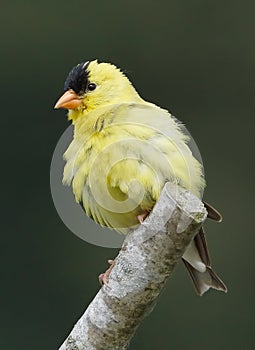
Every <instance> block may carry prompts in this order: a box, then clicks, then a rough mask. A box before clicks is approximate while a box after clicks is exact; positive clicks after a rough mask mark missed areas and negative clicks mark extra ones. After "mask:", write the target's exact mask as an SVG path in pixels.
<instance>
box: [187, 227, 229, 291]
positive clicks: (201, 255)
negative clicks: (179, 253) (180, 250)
mask: <svg viewBox="0 0 255 350" xmlns="http://www.w3.org/2000/svg"><path fill="white" fill-rule="evenodd" d="M182 260H183V262H184V264H185V266H186V268H187V270H188V272H189V274H190V277H191V279H192V281H193V283H194V287H195V290H196V292H197V293H198V294H199V295H203V294H204V293H205V292H206V291H208V289H210V288H213V289H217V290H220V291H223V292H225V293H226V292H227V287H226V285H225V284H224V282H223V281H222V280H221V279H220V278H219V277H218V276H217V274H216V273H215V272H214V271H213V270H212V268H211V262H210V257H209V253H208V248H207V244H206V239H205V234H204V230H203V227H201V229H200V231H199V233H198V234H197V235H196V237H195V238H194V241H193V242H192V243H191V244H190V246H189V247H188V249H187V250H186V252H185V253H184V255H183V259H182Z"/></svg>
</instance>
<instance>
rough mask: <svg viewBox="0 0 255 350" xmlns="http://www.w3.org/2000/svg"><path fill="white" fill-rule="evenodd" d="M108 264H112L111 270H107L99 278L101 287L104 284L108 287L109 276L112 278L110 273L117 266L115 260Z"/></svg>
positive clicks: (109, 261)
mask: <svg viewBox="0 0 255 350" xmlns="http://www.w3.org/2000/svg"><path fill="white" fill-rule="evenodd" d="M108 263H109V264H110V267H109V269H107V270H106V271H105V273H101V274H100V275H99V276H98V280H99V283H100V284H101V286H102V285H103V284H105V285H106V286H108V282H109V276H110V273H111V271H112V269H113V266H114V264H115V260H108Z"/></svg>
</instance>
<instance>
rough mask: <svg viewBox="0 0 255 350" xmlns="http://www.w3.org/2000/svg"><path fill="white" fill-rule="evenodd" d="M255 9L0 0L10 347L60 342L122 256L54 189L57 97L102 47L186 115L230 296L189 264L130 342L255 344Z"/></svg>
mask: <svg viewBox="0 0 255 350" xmlns="http://www.w3.org/2000/svg"><path fill="white" fill-rule="evenodd" d="M254 11H255V3H254V1H235V0H232V1H227V0H223V1H202V0H196V1H195V0H175V1H154V2H152V1H151V2H150V1H132V0H131V1H72V2H71V1H48V0H44V1H40V2H39V1H31V0H30V1H21V0H20V1H15V0H12V1H9V0H8V1H7V0H5V1H4V0H1V9H0V26H1V31H0V38H1V55H0V70H1V87H0V89H1V91H0V93H1V129H2V133H1V143H2V145H1V176H2V181H1V182H2V190H1V194H2V196H1V218H2V219H1V260H2V262H1V268H2V272H1V302H2V306H1V336H0V348H1V349H6V350H16V349H22V350H23V349H24V350H25V349H26V350H27V349H32V350H34V349H36V350H40V349H43V350H45V349H47V350H50V349H57V348H58V346H59V345H60V344H61V343H62V342H63V340H64V339H65V337H66V336H67V334H68V333H69V331H70V330H71V328H72V326H73V324H74V323H75V322H76V320H77V319H78V318H79V316H80V315H81V313H82V312H83V310H84V309H85V308H86V306H87V305H88V304H89V302H90V301H91V299H92V298H93V296H94V295H95V293H96V292H97V291H98V289H99V285H98V281H97V275H98V274H99V273H100V272H102V271H103V270H104V269H105V268H106V266H107V265H106V260H107V259H108V258H113V257H114V256H115V255H117V250H116V249H107V248H102V247H98V246H93V245H90V244H88V243H86V242H84V241H82V240H80V239H78V238H77V237H76V236H75V235H74V234H72V233H71V232H70V231H69V230H68V229H67V228H66V227H65V226H64V224H63V223H62V221H61V219H60V218H59V217H58V215H57V213H56V210H55V208H54V205H53V202H52V199H51V194H50V187H49V170H50V162H51V157H52V153H53V151H54V148H55V145H56V143H57V141H58V139H59V138H60V136H61V134H62V133H63V132H64V130H65V129H66V128H67V126H68V122H67V121H66V116H65V112H64V111H63V110H61V111H55V110H53V105H54V103H55V102H56V100H57V98H58V97H59V96H60V94H61V92H62V87H63V82H64V80H65V77H66V75H67V73H68V71H69V69H70V68H71V67H72V66H74V65H75V64H77V63H79V62H80V61H83V60H91V59H94V58H98V59H100V60H101V61H109V62H113V63H115V64H117V65H118V66H120V67H121V68H122V69H124V70H125V72H126V73H127V75H128V76H129V77H130V79H131V81H132V82H133V83H134V85H135V87H136V88H137V90H138V91H139V93H140V94H141V95H142V96H143V97H144V98H145V99H146V100H149V101H152V102H154V103H156V104H158V105H160V106H162V107H164V108H167V109H169V110H170V111H171V112H172V113H173V114H174V115H176V116H177V117H178V118H179V119H180V120H182V121H183V122H184V123H185V124H186V126H187V127H188V129H189V131H190V132H191V133H192V135H193V137H194V139H195V140H196V142H197V144H198V146H199V148H200V151H201V154H202V157H203V161H204V165H205V170H206V177H207V183H208V187H207V189H206V192H205V199H206V200H207V201H209V202H211V203H212V204H214V205H215V206H217V208H218V209H219V210H221V211H222V213H223V215H224V221H223V223H222V224H220V225H218V224H215V223H209V222H208V224H207V225H206V226H207V227H206V228H207V237H208V241H209V245H210V250H211V255H212V258H213V263H214V267H215V270H216V271H217V272H218V273H219V275H220V276H222V278H223V279H224V281H225V282H226V283H227V285H228V287H229V293H228V294H227V295H225V294H223V293H217V292H210V293H207V294H206V295H205V296H204V297H202V298H200V297H198V296H196V295H195V293H194V291H193V287H192V285H191V282H190V280H189V277H188V276H187V274H186V271H184V268H183V266H182V265H181V264H180V265H179V266H178V267H177V269H176V271H175V274H174V276H173V278H171V279H170V280H169V282H168V284H167V287H166V288H165V289H164V291H163V293H162V295H161V297H160V299H159V301H158V304H157V306H156V308H155V309H154V311H153V313H152V314H151V315H150V316H149V317H148V318H147V319H146V320H145V321H144V322H143V324H142V325H141V327H140V328H139V330H138V331H137V333H136V335H135V337H134V339H133V341H132V344H131V346H130V349H146V350H149V349H183V348H184V347H185V348H189V349H196V350H202V349H205V348H206V349H207V350H212V349H223V348H224V349H254V348H255V341H254V310H255V308H254V306H255V305H254V292H255V290H254V262H253V259H254V258H253V255H254V244H255V232H254V225H253V217H254V214H253V198H252V193H253V191H252V190H254V183H253V181H254V137H253V135H254V126H255V122H254V80H255V79H254V78H255V76H254V61H255V44H254V37H255V25H254ZM95 230H97V226H96V225H95Z"/></svg>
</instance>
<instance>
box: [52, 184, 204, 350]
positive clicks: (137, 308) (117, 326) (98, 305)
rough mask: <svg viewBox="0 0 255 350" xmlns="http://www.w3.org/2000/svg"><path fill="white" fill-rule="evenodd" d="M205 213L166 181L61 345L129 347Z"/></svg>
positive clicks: (67, 349)
mask: <svg viewBox="0 0 255 350" xmlns="http://www.w3.org/2000/svg"><path fill="white" fill-rule="evenodd" d="M206 215H207V212H206V210H205V208H204V205H203V203H202V202H201V201H200V200H199V199H198V198H197V197H195V196H194V195H192V194H191V193H190V192H188V191H187V190H184V189H182V188H180V187H179V186H176V185H171V184H170V183H167V184H166V185H165V187H164V189H163V191H162V193H161V196H160V198H159V200H158V202H157V204H156V205H155V207H154V209H153V211H152V212H151V214H150V215H149V217H148V218H147V219H146V220H145V222H144V223H143V224H142V225H140V226H139V227H138V228H137V229H135V230H134V231H132V232H131V233H130V234H128V235H127V237H126V239H125V241H124V243H123V246H122V248H121V250H120V252H119V255H118V257H117V259H116V263H115V266H114V268H113V269H112V272H111V275H110V278H109V284H108V286H106V285H104V286H103V287H102V288H101V289H100V290H99V292H98V293H97V295H96V296H95V298H94V300H93V301H92V302H91V304H90V305H89V306H88V308H87V310H86V311H85V313H84V314H83V315H82V317H81V318H80V320H79V321H78V322H77V323H76V325H75V326H74V328H73V330H72V332H71V334H70V335H69V336H68V338H67V339H66V340H65V342H64V343H63V345H62V346H61V347H60V349H59V350H85V349H89V350H94V349H96V350H99V349H104V350H107V349H109V350H113V349H119V350H120V349H127V348H128V345H129V343H130V340H131V338H132V337H133V335H134V333H135V331H136V329H137V328H138V326H139V324H140V323H141V321H142V320H143V319H144V317H145V316H147V315H148V314H149V313H150V312H151V311H152V309H153V306H154V305H155V301H156V299H157V297H158V295H159V294H160V292H161V290H162V288H163V287H164V285H165V283H166V280H167V278H168V277H169V275H170V274H171V273H172V271H173V269H174V267H175V265H176V263H177V262H178V261H179V260H180V259H181V257H182V255H183V253H184V251H185V249H186V248H187V246H188V244H189V243H190V241H191V240H192V238H193V237H194V236H195V234H196V233H198V231H199V229H200V227H201V225H202V223H203V222H204V220H205V219H206Z"/></svg>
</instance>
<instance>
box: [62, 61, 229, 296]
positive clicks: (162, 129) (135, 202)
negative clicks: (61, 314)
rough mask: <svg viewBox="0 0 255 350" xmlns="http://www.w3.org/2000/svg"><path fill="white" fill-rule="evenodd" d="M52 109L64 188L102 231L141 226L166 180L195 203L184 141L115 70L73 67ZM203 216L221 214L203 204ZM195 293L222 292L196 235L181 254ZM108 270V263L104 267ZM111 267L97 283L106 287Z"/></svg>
mask: <svg viewBox="0 0 255 350" xmlns="http://www.w3.org/2000/svg"><path fill="white" fill-rule="evenodd" d="M64 90H65V91H64V94H63V95H62V96H61V97H60V99H59V100H58V101H57V103H56V105H55V108H66V109H68V119H69V120H71V121H72V123H73V124H74V137H73V141H72V142H71V144H70V145H69V147H68V149H67V151H66V152H65V154H64V158H65V160H66V165H65V169H64V175H63V182H64V183H65V184H67V185H72V189H73V193H74V195H75V198H76V201H77V202H79V203H80V204H81V205H82V207H83V209H84V210H85V212H86V214H87V215H88V216H89V217H91V218H92V219H93V220H94V221H95V222H97V223H99V224H100V225H102V226H107V227H109V228H112V229H115V230H117V231H119V232H120V233H124V234H125V233H127V232H128V231H129V230H130V228H134V227H135V226H136V225H138V224H139V223H141V222H142V221H143V220H144V219H145V218H146V216H147V215H148V214H149V213H150V211H151V210H152V208H153V206H154V205H155V203H156V202H157V200H158V198H159V195H160V193H161V190H162V188H163V186H164V184H165V183H166V182H168V181H170V182H171V183H174V184H177V185H179V186H183V187H184V188H186V189H188V190H189V191H190V192H192V193H193V194H194V195H196V196H198V197H200V198H201V196H202V193H203V189H204V187H205V180H204V176H203V170H202V165H201V164H200V163H199V162H198V160H197V159H196V158H195V157H194V156H193V154H192V152H191V150H190V148H189V147H188V141H189V137H188V136H187V134H185V132H184V128H183V126H182V124H181V123H179V122H178V121H177V120H176V119H175V118H174V117H172V116H171V114H170V113H169V112H167V111H166V110H164V109H161V108H160V107H158V106H156V105H154V104H152V103H149V102H146V101H145V100H143V99H142V98H141V97H140V96H139V95H138V93H137V92H136V90H135V88H134V87H133V86H132V84H131V83H130V81H129V80H128V78H127V77H126V76H125V75H124V74H123V73H122V72H121V71H120V70H119V69H118V68H117V67H115V66H114V65H112V64H109V63H98V62H97V61H96V60H95V61H90V62H85V63H80V64H78V65H77V66H76V67H74V68H73V69H72V70H71V71H70V73H69V75H68V77H67V79H66V82H65V85H64ZM205 205H206V208H207V211H208V216H209V217H210V218H212V219H214V220H216V221H221V215H220V214H219V213H218V212H217V211H216V210H215V209H214V208H213V207H211V206H210V205H208V204H206V203H205ZM183 261H184V263H185V266H186V267H187V269H188V271H189V273H190V275H191V277H192V280H193V282H194V285H195V289H196V291H197V293H198V294H199V295H202V294H203V293H204V292H206V291H207V290H208V289H209V288H214V289H218V290H222V291H224V292H226V291H227V289H226V286H225V285H224V283H223V282H222V281H221V279H220V278H219V277H218V276H217V275H216V274H215V272H214V271H213V270H212V268H211V263H210V259H209V255H208V250H207V245H206V241H205V236H204V232H203V229H201V230H200V232H199V233H198V234H197V236H196V237H195V239H194V240H193V242H192V243H191V244H190V246H189V247H188V248H187V250H186V252H185V253H184V255H183ZM110 263H112V261H110ZM110 270H111V268H110V269H109V270H108V271H107V273H106V274H103V275H102V276H101V280H102V281H104V282H105V283H107V280H108V277H109V273H110Z"/></svg>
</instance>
